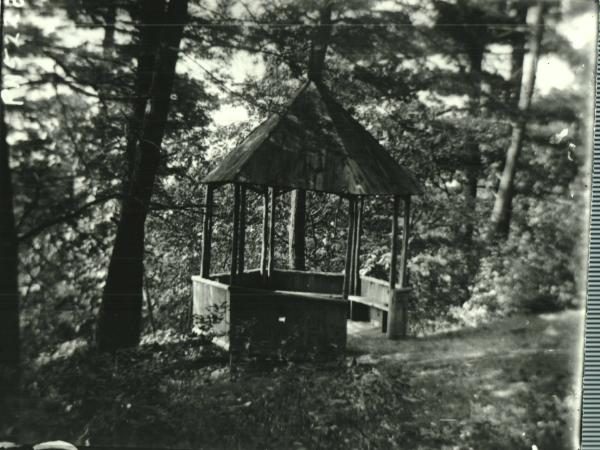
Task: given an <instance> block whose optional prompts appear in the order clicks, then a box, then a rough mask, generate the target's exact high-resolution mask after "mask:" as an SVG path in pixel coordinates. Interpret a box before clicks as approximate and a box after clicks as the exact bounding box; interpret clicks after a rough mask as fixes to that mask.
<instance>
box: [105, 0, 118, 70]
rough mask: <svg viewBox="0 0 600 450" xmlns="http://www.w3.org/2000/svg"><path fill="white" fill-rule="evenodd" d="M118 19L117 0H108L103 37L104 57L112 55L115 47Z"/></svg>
mask: <svg viewBox="0 0 600 450" xmlns="http://www.w3.org/2000/svg"><path fill="white" fill-rule="evenodd" d="M116 20H117V4H116V3H115V0H108V1H107V4H106V12H105V13H104V38H103V39H102V52H103V54H104V57H105V58H107V57H110V56H111V55H112V53H113V50H114V47H115V21H116Z"/></svg>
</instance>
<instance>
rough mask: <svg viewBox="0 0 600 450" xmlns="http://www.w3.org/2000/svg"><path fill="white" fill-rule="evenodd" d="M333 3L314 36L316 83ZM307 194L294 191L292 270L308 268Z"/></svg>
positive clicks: (324, 11)
mask: <svg viewBox="0 0 600 450" xmlns="http://www.w3.org/2000/svg"><path fill="white" fill-rule="evenodd" d="M332 6H333V5H332V4H331V2H327V3H326V4H325V6H324V7H323V8H322V9H321V11H320V13H319V26H318V27H317V28H316V29H315V32H314V34H313V38H312V43H311V49H310V55H309V59H308V78H309V79H310V80H312V81H314V82H315V83H322V82H323V70H324V69H325V54H326V53H327V46H328V45H329V40H330V38H331V10H332ZM305 252H306V192H305V191H303V190H301V189H295V190H294V191H292V196H291V205H290V225H289V244H288V261H289V266H290V268H291V269H297V270H304V269H305V268H306V256H305Z"/></svg>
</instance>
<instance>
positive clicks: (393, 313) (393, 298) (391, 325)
mask: <svg viewBox="0 0 600 450" xmlns="http://www.w3.org/2000/svg"><path fill="white" fill-rule="evenodd" d="M399 204H400V197H399V196H398V195H395V196H394V212H393V216H392V242H391V245H392V254H391V260H390V284H389V291H390V297H389V301H388V314H387V337H388V339H397V338H398V337H399V333H400V330H399V325H400V323H399V320H400V319H401V318H400V317H398V312H399V311H398V306H397V304H398V300H399V299H398V295H397V292H396V281H397V279H398V278H397V277H398V270H397V266H396V262H397V259H398V210H399V209H400V205H399Z"/></svg>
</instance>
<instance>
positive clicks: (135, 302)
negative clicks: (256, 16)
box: [96, 0, 187, 351]
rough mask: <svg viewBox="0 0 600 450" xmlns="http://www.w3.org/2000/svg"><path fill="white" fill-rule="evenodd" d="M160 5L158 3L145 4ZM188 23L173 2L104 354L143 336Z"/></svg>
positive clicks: (116, 250) (107, 290)
mask: <svg viewBox="0 0 600 450" xmlns="http://www.w3.org/2000/svg"><path fill="white" fill-rule="evenodd" d="M146 1H147V2H148V3H155V1H154V0H146ZM186 20H187V0H171V1H170V2H169V5H168V8H167V11H166V14H165V18H164V19H163V22H162V23H164V24H165V26H164V27H162V33H161V34H162V41H161V45H160V48H159V53H158V58H157V60H156V63H155V65H154V67H153V72H154V73H153V80H152V87H151V96H150V111H149V113H148V114H147V116H146V118H145V120H144V123H143V126H142V132H141V137H140V139H139V143H138V154H139V157H138V158H137V163H136V165H135V169H134V171H133V173H132V178H131V184H130V188H129V191H128V194H127V196H126V197H125V198H124V200H123V206H122V209H121V216H120V219H119V224H118V227H117V235H116V238H115V244H114V247H113V253H112V256H111V260H110V264H109V268H108V276H107V280H106V285H105V287H104V293H103V297H102V304H101V308H100V317H99V321H98V329H97V333H96V338H97V342H98V346H99V348H100V349H101V350H107V351H114V350H116V349H119V348H124V347H130V346H135V345H137V344H138V342H139V338H140V332H141V316H142V300H143V295H142V292H143V273H144V269H143V256H144V224H145V221H146V216H147V214H148V206H149V203H150V197H151V195H152V189H153V186H154V181H155V178H156V173H157V170H158V166H159V162H160V148H161V143H162V139H163V136H164V131H165V125H166V121H167V115H168V111H169V100H170V96H171V90H172V87H173V81H174V79H175V65H176V63H177V58H178V48H179V44H180V41H181V36H182V34H183V27H184V24H185V22H186Z"/></svg>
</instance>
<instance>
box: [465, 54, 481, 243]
mask: <svg viewBox="0 0 600 450" xmlns="http://www.w3.org/2000/svg"><path fill="white" fill-rule="evenodd" d="M483 52H484V48H483V47H481V46H476V47H475V48H473V49H472V51H471V52H470V55H469V62H470V76H471V79H472V83H473V94H472V99H471V103H470V109H471V114H472V115H474V116H476V115H478V114H479V111H480V107H481V104H480V99H481V64H482V62H483ZM467 145H468V147H467V158H466V161H465V177H466V179H467V183H466V186H465V190H464V193H465V202H466V207H467V216H466V217H465V227H464V236H463V242H464V245H465V246H466V247H467V248H470V247H471V244H472V243H473V234H474V232H475V224H476V222H477V217H476V212H477V184H478V182H479V177H480V175H481V155H480V152H479V143H478V142H476V141H471V142H470V143H468V144H467Z"/></svg>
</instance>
